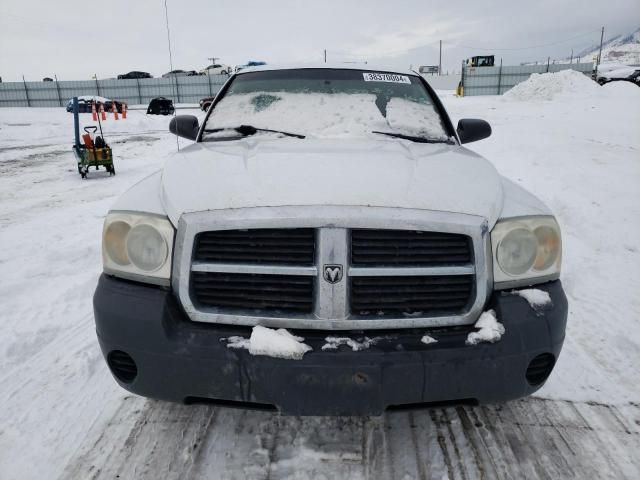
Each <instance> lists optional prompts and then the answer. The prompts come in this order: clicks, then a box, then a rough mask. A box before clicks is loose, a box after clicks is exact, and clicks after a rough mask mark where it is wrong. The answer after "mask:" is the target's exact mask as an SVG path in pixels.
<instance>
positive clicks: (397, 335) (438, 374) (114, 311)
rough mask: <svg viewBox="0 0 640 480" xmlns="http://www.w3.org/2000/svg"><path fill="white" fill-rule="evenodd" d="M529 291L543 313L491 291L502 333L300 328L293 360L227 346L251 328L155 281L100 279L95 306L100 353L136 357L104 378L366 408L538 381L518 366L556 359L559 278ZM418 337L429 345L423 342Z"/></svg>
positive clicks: (480, 396) (561, 320)
mask: <svg viewBox="0 0 640 480" xmlns="http://www.w3.org/2000/svg"><path fill="white" fill-rule="evenodd" d="M539 288H541V289H543V290H544V291H546V292H548V293H549V295H550V297H551V298H552V301H553V307H552V308H548V309H546V310H544V312H542V314H541V313H540V312H535V311H534V310H533V309H532V308H531V307H530V306H529V304H528V303H527V301H526V300H525V299H523V298H521V297H518V296H514V295H509V294H504V293H500V292H497V293H494V294H493V296H492V298H491V299H490V301H489V302H488V305H487V308H491V309H493V310H495V312H496V315H497V318H499V319H500V322H501V323H502V324H503V325H504V326H505V329H506V332H505V334H504V335H503V336H502V338H501V339H500V341H498V342H496V343H492V344H491V343H486V344H478V345H465V341H466V339H467V336H468V334H469V333H470V332H471V331H473V330H474V329H473V326H469V327H455V328H443V329H415V330H395V331H385V332H384V333H383V332H376V333H381V334H382V333H383V334H384V339H382V340H381V341H379V342H376V343H375V345H372V346H371V347H370V348H368V349H366V350H361V351H353V350H352V349H351V348H349V347H348V346H347V345H345V346H342V347H340V348H338V349H335V350H323V349H322V346H323V345H324V344H325V343H326V342H325V338H326V337H327V335H328V333H327V332H321V331H314V332H310V331H306V332H304V337H305V343H306V344H308V345H309V346H311V347H312V348H313V350H312V351H309V352H308V353H306V354H305V355H304V357H303V358H302V359H300V360H296V361H292V360H287V359H281V358H271V357H264V356H253V355H251V354H250V353H249V352H248V351H246V350H244V349H230V348H227V345H226V342H225V341H221V340H222V339H227V338H229V337H232V336H244V337H247V336H248V332H250V329H248V328H245V327H233V326H226V325H211V324H198V323H194V322H191V321H189V320H188V318H187V317H186V316H185V314H184V312H183V311H182V309H181V307H180V305H179V304H178V302H177V300H176V299H175V296H174V295H173V293H171V292H170V291H168V290H163V289H161V288H157V287H150V286H144V285H140V284H136V283H132V282H127V281H122V280H116V279H113V278H111V277H108V276H105V275H103V276H102V277H101V279H100V282H99V284H98V288H97V290H96V293H95V296H94V312H95V320H96V329H97V334H98V339H99V342H100V346H101V348H102V351H103V353H104V355H105V358H109V356H110V355H111V354H112V353H113V352H116V351H117V352H124V353H126V354H127V355H128V356H130V358H131V359H133V361H134V362H135V369H136V372H135V378H133V380H131V379H129V380H128V381H123V380H122V378H124V377H121V378H120V379H118V378H117V377H118V375H114V376H115V377H116V380H117V381H118V383H119V384H120V385H121V386H122V387H124V388H125V389H127V390H129V391H131V392H134V393H137V394H140V395H143V396H147V397H151V398H158V399H165V400H171V401H178V402H183V401H191V400H203V399H209V400H214V401H223V402H226V403H229V402H232V403H233V402H238V403H239V404H240V405H244V404H247V406H256V405H258V406H265V407H271V408H276V409H278V410H279V411H281V412H282V413H283V414H292V415H293V414H295V415H376V414H381V413H382V412H384V410H385V409H387V408H389V407H396V406H407V405H416V406H417V405H419V404H430V403H438V402H478V403H489V402H499V401H506V400H510V399H514V398H519V397H523V396H526V395H530V394H531V393H533V392H534V391H536V390H537V389H538V388H540V386H541V385H542V384H543V383H544V381H542V382H540V383H538V384H534V385H532V384H531V382H530V381H528V380H527V377H526V375H527V374H528V371H527V369H528V367H529V366H530V365H531V364H532V363H531V362H532V360H534V359H536V358H540V357H541V356H544V355H549V354H550V355H552V356H553V358H557V357H558V355H559V353H560V350H561V348H562V343H563V341H564V333H565V326H566V318H567V302H566V298H565V295H564V292H563V290H562V285H561V284H560V282H559V281H556V282H550V283H547V284H545V285H542V286H540V287H539ZM292 333H294V334H295V333H296V332H292ZM425 334H428V335H430V336H431V337H432V338H434V339H435V340H437V342H433V343H430V344H425V343H422V342H421V339H422V338H423V336H424V335H425ZM329 335H330V334H329ZM359 336H362V334H360V335H358V334H357V333H355V334H354V335H353V337H354V338H358V337H359ZM111 366H112V371H113V363H112V365H111ZM551 366H552V365H551ZM545 378H546V376H545Z"/></svg>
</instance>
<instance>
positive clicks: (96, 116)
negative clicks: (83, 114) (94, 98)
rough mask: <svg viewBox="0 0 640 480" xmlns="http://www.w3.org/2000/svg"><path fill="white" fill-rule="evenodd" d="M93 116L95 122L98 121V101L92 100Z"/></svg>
mask: <svg viewBox="0 0 640 480" xmlns="http://www.w3.org/2000/svg"><path fill="white" fill-rule="evenodd" d="M91 118H92V119H93V121H94V122H97V121H98V112H96V102H91Z"/></svg>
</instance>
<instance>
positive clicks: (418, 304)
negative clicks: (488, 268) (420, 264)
mask: <svg viewBox="0 0 640 480" xmlns="http://www.w3.org/2000/svg"><path fill="white" fill-rule="evenodd" d="M473 279H474V276H473V275H464V276H412V277H352V278H351V279H350V280H351V309H352V313H355V314H359V315H378V316H384V315H399V314H400V315H402V314H414V313H416V312H421V314H424V315H433V314H436V313H438V314H444V313H447V314H457V313H461V312H462V311H463V310H464V309H465V308H466V307H468V305H470V303H471V302H472V301H473V290H474V287H473ZM371 286H374V287H375V288H374V289H373V291H372V289H371Z"/></svg>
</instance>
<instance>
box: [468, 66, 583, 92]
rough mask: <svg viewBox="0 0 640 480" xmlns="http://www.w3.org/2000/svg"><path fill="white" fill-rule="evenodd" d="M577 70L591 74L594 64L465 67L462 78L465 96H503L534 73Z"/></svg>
mask: <svg viewBox="0 0 640 480" xmlns="http://www.w3.org/2000/svg"><path fill="white" fill-rule="evenodd" d="M561 70H576V71H578V72H582V73H584V74H591V72H592V71H593V63H573V64H569V63H562V64H560V63H556V64H551V65H548V66H547V65H546V64H544V65H499V66H495V67H468V66H466V65H465V66H464V67H463V72H462V78H463V87H464V95H465V96H474V95H502V94H503V93H505V92H507V91H509V90H510V89H512V88H513V87H515V86H516V85H517V84H519V83H521V82H524V81H525V80H527V79H528V78H529V77H530V76H531V74H533V73H546V72H559V71H561Z"/></svg>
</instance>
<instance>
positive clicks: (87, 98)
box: [66, 95, 127, 113]
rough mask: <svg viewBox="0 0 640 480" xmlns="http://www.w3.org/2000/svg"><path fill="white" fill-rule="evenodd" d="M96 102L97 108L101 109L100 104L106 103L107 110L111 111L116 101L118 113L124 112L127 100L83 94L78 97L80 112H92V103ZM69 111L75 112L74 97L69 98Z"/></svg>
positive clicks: (105, 108)
mask: <svg viewBox="0 0 640 480" xmlns="http://www.w3.org/2000/svg"><path fill="white" fill-rule="evenodd" d="M92 102H96V109H98V110H99V109H100V105H104V110H105V112H110V111H111V109H112V108H113V104H114V102H115V105H116V109H117V110H118V113H122V109H123V105H126V104H127V103H126V102H120V101H118V100H109V99H108V98H105V97H100V96H97V95H96V96H91V95H83V96H80V97H78V109H79V110H78V111H79V113H91V103H92ZM66 109H67V112H70V113H73V98H71V99H69V101H68V102H67V106H66Z"/></svg>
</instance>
